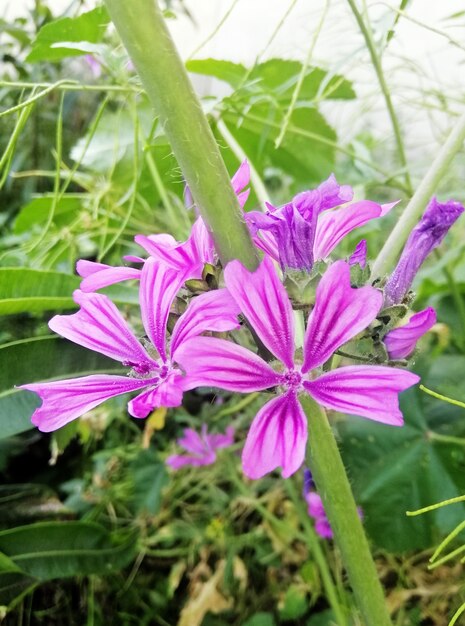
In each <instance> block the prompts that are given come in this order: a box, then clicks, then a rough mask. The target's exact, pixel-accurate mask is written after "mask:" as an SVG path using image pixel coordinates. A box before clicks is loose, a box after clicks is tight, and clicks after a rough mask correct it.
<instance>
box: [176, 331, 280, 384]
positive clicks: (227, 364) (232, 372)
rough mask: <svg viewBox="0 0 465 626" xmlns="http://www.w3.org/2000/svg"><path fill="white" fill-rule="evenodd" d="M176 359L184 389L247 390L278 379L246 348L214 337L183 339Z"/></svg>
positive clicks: (278, 381) (273, 372)
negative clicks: (183, 376)
mask: <svg viewBox="0 0 465 626" xmlns="http://www.w3.org/2000/svg"><path fill="white" fill-rule="evenodd" d="M176 361H177V362H178V363H179V364H180V365H181V367H182V368H183V370H184V371H185V372H186V378H185V380H184V390H187V389H194V388H195V387H219V388H220V389H226V390H228V391H239V392H240V393H248V392H250V391H261V390H262V389H268V388H270V387H275V386H276V385H278V384H279V383H280V382H281V378H282V377H281V376H280V375H279V374H278V373H277V372H275V371H274V370H273V369H272V368H271V367H270V366H269V365H268V364H267V363H265V361H264V360H263V359H261V358H260V357H259V356H257V355H256V354H254V353H253V352H251V351H250V350H247V349H246V348H243V347H242V346H238V345H236V344H235V343H232V342H231V341H226V340H224V339H216V338H214V337H194V338H193V339H188V340H187V341H184V342H183V343H182V344H181V345H180V346H179V347H178V348H177V350H176Z"/></svg>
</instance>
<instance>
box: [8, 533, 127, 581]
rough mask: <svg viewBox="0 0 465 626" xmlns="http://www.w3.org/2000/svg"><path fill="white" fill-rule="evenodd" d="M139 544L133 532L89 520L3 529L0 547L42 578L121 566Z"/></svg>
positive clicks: (23, 570) (30, 571)
mask: <svg viewBox="0 0 465 626" xmlns="http://www.w3.org/2000/svg"><path fill="white" fill-rule="evenodd" d="M136 544H137V534H136V533H134V532H131V533H109V532H108V531H107V530H106V529H105V528H103V527H102V526H100V525H98V524H94V523H90V522H42V523H38V524H28V525H26V526H19V527H17V528H13V529H10V530H5V531H2V532H0V551H1V552H3V553H4V554H5V555H7V556H8V557H9V558H10V559H11V560H12V561H13V563H14V564H15V565H16V566H18V567H19V568H20V569H21V571H22V572H24V573H25V574H27V575H28V576H32V577H34V578H37V579H39V580H41V581H45V580H52V579H54V578H66V577H69V576H79V575H88V574H105V573H108V572H112V571H115V570H119V569H121V568H122V567H125V566H126V565H127V564H128V563H129V562H130V561H131V559H132V558H133V556H134V554H135V552H136V550H137V545H136Z"/></svg>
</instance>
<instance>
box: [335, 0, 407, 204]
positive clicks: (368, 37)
mask: <svg viewBox="0 0 465 626" xmlns="http://www.w3.org/2000/svg"><path fill="white" fill-rule="evenodd" d="M347 1H348V3H349V6H350V8H351V10H352V13H353V14H354V17H355V19H356V20H357V24H358V26H359V28H360V31H361V32H362V35H363V38H364V39H365V43H366V45H367V48H368V51H369V53H370V57H371V62H372V63H373V68H374V70H375V73H376V77H377V79H378V83H379V86H380V88H381V92H382V94H383V97H384V101H385V103H386V108H387V110H388V113H389V117H390V118H391V124H392V130H393V132H394V138H395V141H396V145H397V152H398V155H399V161H400V163H401V165H402V168H403V170H404V179H405V186H406V188H407V190H408V191H409V193H412V183H411V181H410V175H409V173H408V169H407V157H406V155H405V148H404V142H403V139H402V132H401V129H400V124H399V120H398V119H397V114H396V110H395V108H394V105H393V103H392V98H391V93H390V91H389V87H388V86H387V83H386V79H385V78H384V72H383V66H382V65H381V59H380V58H379V56H378V53H377V50H376V44H375V42H374V41H373V35H372V33H371V29H370V26H369V24H367V23H365V20H364V19H363V16H362V14H361V13H360V11H359V10H358V8H357V5H356V3H355V0H347Z"/></svg>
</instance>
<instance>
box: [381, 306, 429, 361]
mask: <svg viewBox="0 0 465 626" xmlns="http://www.w3.org/2000/svg"><path fill="white" fill-rule="evenodd" d="M434 324H436V311H435V310H434V309H433V308H432V307H428V308H427V309H424V310H423V311H420V312H419V313H415V315H412V317H411V318H410V319H409V321H408V322H407V324H404V326H400V327H399V328H394V329H393V330H391V331H389V332H388V333H387V334H386V336H385V337H384V339H383V341H384V343H385V345H386V349H387V351H388V353H389V357H390V358H391V359H406V358H407V357H408V356H410V355H411V354H412V352H413V351H414V350H415V345H416V343H417V341H418V340H419V339H420V337H422V336H423V335H424V334H425V333H427V332H428V331H429V329H430V328H431V327H432V326H434Z"/></svg>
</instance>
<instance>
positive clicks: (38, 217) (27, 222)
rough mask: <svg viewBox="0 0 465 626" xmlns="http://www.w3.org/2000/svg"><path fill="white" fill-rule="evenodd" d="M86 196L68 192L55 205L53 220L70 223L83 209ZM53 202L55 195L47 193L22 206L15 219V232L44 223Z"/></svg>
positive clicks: (59, 222)
mask: <svg viewBox="0 0 465 626" xmlns="http://www.w3.org/2000/svg"><path fill="white" fill-rule="evenodd" d="M83 198H84V196H83V195H81V194H67V195H64V196H63V197H62V198H60V199H59V200H58V202H57V203H56V206H55V211H54V215H53V221H54V223H55V224H56V225H58V226H64V225H66V224H68V223H69V222H70V221H71V220H72V219H75V218H76V215H77V214H78V213H79V211H80V210H81V209H82V201H83ZM52 204H53V196H52V195H46V196H42V197H40V198H34V200H31V202H28V203H27V204H26V205H24V206H23V207H22V209H21V210H20V212H19V213H18V217H17V218H16V220H15V224H14V228H13V232H14V233H15V235H21V234H23V233H26V232H28V231H29V230H30V229H31V228H33V227H34V226H36V225H38V224H44V223H45V222H46V221H47V217H48V215H49V213H50V210H51V207H52Z"/></svg>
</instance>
